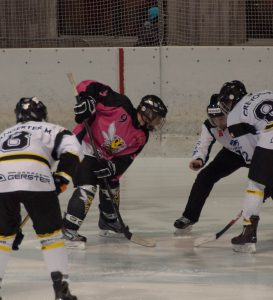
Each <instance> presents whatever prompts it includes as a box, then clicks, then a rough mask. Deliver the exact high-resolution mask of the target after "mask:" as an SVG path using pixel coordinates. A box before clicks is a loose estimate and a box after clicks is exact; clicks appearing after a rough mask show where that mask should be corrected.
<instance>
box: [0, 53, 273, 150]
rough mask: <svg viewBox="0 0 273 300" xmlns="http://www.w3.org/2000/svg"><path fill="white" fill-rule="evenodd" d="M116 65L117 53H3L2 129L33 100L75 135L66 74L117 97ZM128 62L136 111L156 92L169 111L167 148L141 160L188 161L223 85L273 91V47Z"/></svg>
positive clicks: (138, 57) (129, 57)
mask: <svg viewBox="0 0 273 300" xmlns="http://www.w3.org/2000/svg"><path fill="white" fill-rule="evenodd" d="M118 62H119V61H118V48H65V49H61V48H59V49H2V50H0V72H1V80H0V107H1V119H0V129H1V130H2V129H3V128H5V127H7V126H10V125H12V124H13V122H14V119H15V118H14V115H13V109H14V107H15V103H16V102H17V101H18V100H19V99H20V98H21V97H23V96H33V95H36V96H37V97H39V98H40V99H41V100H44V102H45V103H46V105H47V106H48V111H49V117H50V120H51V121H52V122H56V123H59V124H61V125H64V126H66V127H68V128H72V127H73V123H74V121H73V105H74V98H73V95H72V92H71V87H70V84H69V82H68V80H67V77H66V73H67V72H73V74H74V76H75V80H76V81H81V80H85V79H96V80H98V81H101V82H104V83H106V84H108V85H110V86H111V87H112V88H113V89H115V90H117V91H118V90H119V64H118ZM124 63H125V64H124V76H125V93H126V94H127V95H128V96H129V97H130V99H131V100H132V102H133V103H134V105H137V104H138V102H139V100H140V99H141V97H142V96H143V95H146V94H150V93H153V94H156V95H159V96H160V95H161V97H162V99H163V100H164V101H165V102H166V104H167V105H168V108H169V114H168V119H167V123H166V127H165V136H164V137H165V144H167V145H168V146H167V147H165V148H164V145H163V148H164V149H163V150H162V147H161V146H160V145H158V144H156V143H155V144H153V146H152V147H151V151H152V153H149V151H148V150H145V151H144V152H143V154H144V155H152V156H157V155H160V156H183V155H190V152H191V148H192V145H193V143H194V140H195V138H196V136H197V135H198V134H199V132H200V126H201V123H202V122H203V120H204V118H206V113H205V109H206V106H207V103H208V101H209V98H210V96H211V94H213V93H215V92H217V91H219V89H220V87H221V85H222V84H223V83H224V82H225V81H228V80H234V79H239V80H242V81H243V82H244V83H245V84H246V87H247V89H248V90H249V91H255V90H262V89H273V79H272V78H273V69H272V66H273V48H271V47H162V48H124ZM174 136H175V137H177V139H176V140H177V141H178V146H177V144H175V143H173V141H174V140H175V139H174V138H173V137H174ZM183 145H184V146H185V147H184V146H183ZM181 148H183V149H182V150H181Z"/></svg>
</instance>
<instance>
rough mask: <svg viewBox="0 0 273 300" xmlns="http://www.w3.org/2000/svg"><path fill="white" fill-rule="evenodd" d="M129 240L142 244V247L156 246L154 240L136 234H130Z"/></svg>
mask: <svg viewBox="0 0 273 300" xmlns="http://www.w3.org/2000/svg"><path fill="white" fill-rule="evenodd" d="M130 241H131V242H133V243H135V244H138V245H141V246H144V247H151V248H152V247H155V246H156V242H155V241H154V240H152V239H144V238H142V237H140V236H138V235H135V234H132V236H131V239H130Z"/></svg>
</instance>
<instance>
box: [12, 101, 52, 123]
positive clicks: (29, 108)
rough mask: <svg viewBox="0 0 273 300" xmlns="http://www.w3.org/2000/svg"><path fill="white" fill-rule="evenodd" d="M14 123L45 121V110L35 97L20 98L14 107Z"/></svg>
mask: <svg viewBox="0 0 273 300" xmlns="http://www.w3.org/2000/svg"><path fill="white" fill-rule="evenodd" d="M14 112H15V115H16V122H17V123H19V122H27V121H47V108H46V106H45V105H44V104H43V102H42V101H40V100H39V99H38V98H36V97H31V98H21V99H20V100H19V102H18V103H17V104H16V107H15V110H14Z"/></svg>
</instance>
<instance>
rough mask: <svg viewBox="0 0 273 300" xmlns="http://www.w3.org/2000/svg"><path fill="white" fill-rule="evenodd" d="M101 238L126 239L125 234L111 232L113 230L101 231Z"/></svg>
mask: <svg viewBox="0 0 273 300" xmlns="http://www.w3.org/2000/svg"><path fill="white" fill-rule="evenodd" d="M99 236H101V237H108V238H122V237H124V235H123V233H119V232H115V231H111V230H103V229H101V230H100V231H99Z"/></svg>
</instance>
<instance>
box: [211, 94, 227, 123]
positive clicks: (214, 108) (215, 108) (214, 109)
mask: <svg viewBox="0 0 273 300" xmlns="http://www.w3.org/2000/svg"><path fill="white" fill-rule="evenodd" d="M218 96H219V95H218V94H213V95H212V96H211V97H210V102H209V105H208V106H207V115H208V119H209V121H210V123H211V125H213V126H217V122H216V121H215V118H217V117H223V116H225V114H224V113H223V111H222V109H221V107H220V106H219V103H218Z"/></svg>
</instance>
